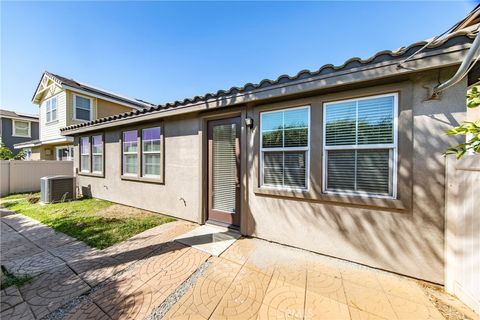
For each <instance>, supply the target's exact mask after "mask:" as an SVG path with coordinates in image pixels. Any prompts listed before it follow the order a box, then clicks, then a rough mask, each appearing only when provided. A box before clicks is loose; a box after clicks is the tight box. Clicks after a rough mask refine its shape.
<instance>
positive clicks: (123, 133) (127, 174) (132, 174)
mask: <svg viewBox="0 0 480 320" xmlns="http://www.w3.org/2000/svg"><path fill="white" fill-rule="evenodd" d="M130 131H136V132H137V151H128V152H125V132H130ZM140 134H141V132H139V130H138V129H133V130H125V131H122V176H126V177H138V176H139V175H140V172H139V171H140V168H139V165H138V158H139V157H140V148H141V147H142V146H141V145H138V138H139V137H140V144H141V143H142V139H141V136H140ZM126 154H136V155H137V172H136V173H127V172H125V163H126V162H125V155H126Z"/></svg>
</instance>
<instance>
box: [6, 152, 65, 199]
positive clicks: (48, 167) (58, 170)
mask: <svg viewBox="0 0 480 320" xmlns="http://www.w3.org/2000/svg"><path fill="white" fill-rule="evenodd" d="M51 175H73V161H54V160H42V161H23V160H0V196H6V195H9V194H13V193H20V192H31V191H32V192H33V191H40V178H41V177H45V176H51Z"/></svg>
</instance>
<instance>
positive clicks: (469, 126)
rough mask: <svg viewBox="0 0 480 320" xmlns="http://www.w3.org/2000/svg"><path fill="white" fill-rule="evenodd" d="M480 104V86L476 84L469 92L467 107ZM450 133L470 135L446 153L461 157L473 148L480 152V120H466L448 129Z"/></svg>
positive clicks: (474, 150) (471, 107)
mask: <svg viewBox="0 0 480 320" xmlns="http://www.w3.org/2000/svg"><path fill="white" fill-rule="evenodd" d="M479 106H480V91H479V87H478V86H474V87H473V88H472V89H470V90H468V92H467V107H468V108H470V109H473V108H478V107H479ZM447 134H448V135H462V136H467V135H468V136H469V137H471V138H468V137H467V139H468V140H467V141H466V142H464V143H460V144H458V145H456V146H454V147H451V148H448V149H447V151H446V152H445V154H446V155H447V154H454V155H455V157H456V158H457V159H460V158H461V157H462V156H463V155H464V154H465V153H466V152H467V151H469V150H472V151H473V152H474V153H480V120H476V121H465V122H463V123H462V124H461V125H459V126H458V127H454V128H452V129H450V130H447Z"/></svg>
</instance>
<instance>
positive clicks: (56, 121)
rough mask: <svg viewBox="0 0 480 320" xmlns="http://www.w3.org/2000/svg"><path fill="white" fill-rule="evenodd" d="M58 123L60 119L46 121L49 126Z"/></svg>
mask: <svg viewBox="0 0 480 320" xmlns="http://www.w3.org/2000/svg"><path fill="white" fill-rule="evenodd" d="M56 123H58V120H53V121H50V122H45V125H47V126H49V125H52V124H56Z"/></svg>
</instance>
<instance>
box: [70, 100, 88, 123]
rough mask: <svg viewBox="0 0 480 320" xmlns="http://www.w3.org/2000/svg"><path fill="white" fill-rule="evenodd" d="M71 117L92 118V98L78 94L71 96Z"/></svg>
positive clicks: (85, 119) (75, 118)
mask: <svg viewBox="0 0 480 320" xmlns="http://www.w3.org/2000/svg"><path fill="white" fill-rule="evenodd" d="M73 119H74V120H80V121H90V120H92V99H90V98H87V97H82V96H78V95H74V96H73Z"/></svg>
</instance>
